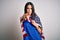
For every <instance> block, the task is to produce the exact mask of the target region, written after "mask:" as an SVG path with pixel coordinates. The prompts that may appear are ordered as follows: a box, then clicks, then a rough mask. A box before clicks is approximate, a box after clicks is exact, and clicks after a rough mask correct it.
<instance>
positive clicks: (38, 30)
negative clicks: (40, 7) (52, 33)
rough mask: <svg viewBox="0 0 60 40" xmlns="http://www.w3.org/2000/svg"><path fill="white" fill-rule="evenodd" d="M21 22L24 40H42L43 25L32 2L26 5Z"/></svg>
mask: <svg viewBox="0 0 60 40" xmlns="http://www.w3.org/2000/svg"><path fill="white" fill-rule="evenodd" d="M20 22H22V28H23V30H22V32H24V34H23V38H24V40H42V37H43V36H42V24H41V22H40V18H39V17H38V16H37V14H36V13H35V9H34V5H33V4H32V3H31V2H27V3H26V5H25V9H24V15H23V16H22V17H21V20H20ZM43 38H44V37H43Z"/></svg>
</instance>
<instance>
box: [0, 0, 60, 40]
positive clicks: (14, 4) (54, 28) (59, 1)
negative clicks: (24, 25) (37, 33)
mask: <svg viewBox="0 0 60 40" xmlns="http://www.w3.org/2000/svg"><path fill="white" fill-rule="evenodd" d="M27 2H32V3H33V4H34V7H35V12H36V14H37V15H38V16H39V17H40V19H41V22H42V25H43V33H44V35H45V38H46V40H60V31H59V30H60V0H0V40H8V39H9V40H23V38H22V32H21V26H20V17H21V16H22V15H23V14H24V6H25V4H26V3H27Z"/></svg>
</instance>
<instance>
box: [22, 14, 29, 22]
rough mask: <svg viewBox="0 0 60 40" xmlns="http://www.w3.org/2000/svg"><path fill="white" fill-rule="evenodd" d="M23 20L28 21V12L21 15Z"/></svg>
mask: <svg viewBox="0 0 60 40" xmlns="http://www.w3.org/2000/svg"><path fill="white" fill-rule="evenodd" d="M24 20H28V21H29V16H28V13H25V14H24V15H23V16H22V18H21V21H22V22H23V21H24Z"/></svg>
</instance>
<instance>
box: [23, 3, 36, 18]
mask: <svg viewBox="0 0 60 40" xmlns="http://www.w3.org/2000/svg"><path fill="white" fill-rule="evenodd" d="M28 5H31V6H32V14H31V18H32V19H34V18H35V16H37V15H36V13H35V9H34V5H33V3H32V2H27V3H26V5H25V8H24V14H25V13H27V6H28Z"/></svg>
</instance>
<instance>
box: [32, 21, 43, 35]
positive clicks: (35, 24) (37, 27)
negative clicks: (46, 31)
mask: <svg viewBox="0 0 60 40" xmlns="http://www.w3.org/2000/svg"><path fill="white" fill-rule="evenodd" d="M32 24H33V25H34V26H35V27H36V29H37V30H38V32H39V33H40V34H42V28H41V27H39V26H38V25H37V23H36V22H35V21H34V20H32Z"/></svg>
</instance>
